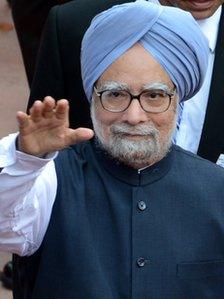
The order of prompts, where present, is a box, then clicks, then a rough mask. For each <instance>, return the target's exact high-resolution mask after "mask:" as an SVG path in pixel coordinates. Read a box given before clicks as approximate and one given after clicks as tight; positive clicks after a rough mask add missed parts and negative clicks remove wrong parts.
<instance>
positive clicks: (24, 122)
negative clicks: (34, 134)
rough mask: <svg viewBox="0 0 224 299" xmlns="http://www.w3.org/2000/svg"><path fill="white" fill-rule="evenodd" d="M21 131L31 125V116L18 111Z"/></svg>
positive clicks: (17, 116) (17, 115)
mask: <svg viewBox="0 0 224 299" xmlns="http://www.w3.org/2000/svg"><path fill="white" fill-rule="evenodd" d="M16 118H17V121H18V126H19V129H24V128H25V127H27V126H28V125H29V115H27V114H26V113H24V112H22V111H18V112H17V114H16Z"/></svg>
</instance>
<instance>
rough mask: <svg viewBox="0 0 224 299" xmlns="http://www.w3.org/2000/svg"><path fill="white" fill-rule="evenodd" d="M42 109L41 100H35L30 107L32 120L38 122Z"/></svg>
mask: <svg viewBox="0 0 224 299" xmlns="http://www.w3.org/2000/svg"><path fill="white" fill-rule="evenodd" d="M42 111H43V102H41V101H35V102H34V104H33V106H32V109H31V113H30V118H31V119H32V120H33V121H34V122H39V121H40V120H41V119H42V118H43V117H42Z"/></svg>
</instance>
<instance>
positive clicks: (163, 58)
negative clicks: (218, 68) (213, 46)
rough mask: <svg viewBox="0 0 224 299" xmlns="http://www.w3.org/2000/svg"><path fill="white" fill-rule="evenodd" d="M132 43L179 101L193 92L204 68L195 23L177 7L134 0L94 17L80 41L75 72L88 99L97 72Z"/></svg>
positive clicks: (201, 37)
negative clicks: (161, 71) (157, 69)
mask: <svg viewBox="0 0 224 299" xmlns="http://www.w3.org/2000/svg"><path fill="white" fill-rule="evenodd" d="M136 43H139V44H141V45H142V46H143V47H144V48H145V50H147V51H148V52H149V53H150V54H151V55H152V56H153V57H154V59H155V60H156V61H157V62H158V63H160V65H161V66H162V67H163V69H164V70H165V71H166V72H167V74H168V75H169V77H170V79H171V80H172V82H173V83H174V84H175V86H176V88H177V92H178V95H179V100H180V101H184V100H187V99H189V98H191V97H193V96H194V95H195V94H196V93H197V92H198V90H199V89H200V87H201V85H202V83H203V80H204V77H205V73H206V69H207V62H208V53H209V47H208V42H207V40H206V38H205V37H204V35H203V33H202V32H201V29H200V27H199V25H198V24H197V22H196V21H195V20H194V18H193V17H192V16H191V14H190V13H188V12H186V11H183V10H181V9H179V8H175V7H168V6H161V5H157V4H154V3H150V2H146V1H137V2H134V3H125V4H122V5H116V6H113V7H112V8H110V9H108V10H106V11H104V12H102V13H100V14H99V15H97V16H96V17H95V18H94V19H93V20H92V23H91V25H90V27H89V28H88V29H87V31H86V33H85V35H84V37H83V41H82V47H81V70H82V80H83V86H84V90H85V93H86V96H87V99H88V100H89V101H91V98H92V92H93V86H94V84H95V82H96V81H97V80H98V78H99V77H100V76H101V75H102V73H103V72H104V71H105V70H106V69H107V68H108V67H109V66H110V65H111V64H112V63H113V62H114V61H115V60H116V59H118V58H119V57H120V56H121V55H122V54H124V53H125V52H126V51H127V50H128V49H130V48H131V47H132V46H133V45H134V44H136Z"/></svg>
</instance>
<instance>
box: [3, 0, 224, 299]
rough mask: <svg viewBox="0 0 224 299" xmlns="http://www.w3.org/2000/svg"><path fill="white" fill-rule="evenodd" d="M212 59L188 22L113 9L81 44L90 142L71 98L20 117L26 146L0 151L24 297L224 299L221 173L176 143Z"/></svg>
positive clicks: (152, 8) (7, 234) (7, 223)
mask: <svg viewBox="0 0 224 299" xmlns="http://www.w3.org/2000/svg"><path fill="white" fill-rule="evenodd" d="M174 16H175V17H174ZM131 20H132V22H131ZM180 25H185V26H180ZM118 32H119V34H117V33H118ZM192 32H194V35H192V34H191V33H192ZM176 45H178V47H177V46H176ZM207 57H208V48H207V44H206V42H205V39H204V37H203V35H202V33H201V32H200V29H199V28H198V26H197V24H196V23H195V22H194V20H193V18H192V17H191V16H190V14H187V13H185V12H183V11H180V10H178V9H176V8H169V7H162V6H158V5H153V4H150V3H147V2H139V3H129V4H125V5H120V6H116V7H114V8H112V9H110V10H108V11H106V12H104V13H102V14H100V15H99V16H97V17H96V18H95V19H94V20H93V22H92V24H91V26H90V28H89V29H88V30H87V32H86V34H85V37H84V40H83V44H82V55H81V66H82V76H83V86H84V89H85V93H86V96H87V98H88V100H89V101H90V102H91V115H92V120H93V126H94V133H95V138H93V139H92V140H90V141H86V142H85V141H84V140H87V139H90V138H92V136H93V132H92V131H91V130H90V129H85V128H79V129H76V130H72V129H69V128H68V102H67V101H66V100H60V101H58V102H57V104H55V101H54V99H52V98H51V97H47V98H45V100H44V101H43V102H41V101H37V102H35V103H34V105H33V107H32V109H31V111H30V115H27V114H25V113H23V112H18V114H17V118H18V122H19V127H20V134H19V135H18V139H17V147H18V150H19V151H16V150H15V139H16V136H15V135H12V136H9V137H8V138H6V139H5V140H3V141H2V143H1V150H2V157H4V156H5V157H4V158H3V162H2V163H1V167H2V168H3V170H2V172H1V174H0V188H1V189H0V199H1V200H0V205H1V208H0V210H1V211H2V212H1V219H0V221H1V224H2V227H3V228H4V230H3V231H2V232H1V234H0V240H1V242H0V244H1V245H0V246H1V249H2V250H11V251H12V252H16V253H18V254H20V255H28V256H27V257H24V258H23V259H24V260H23V262H24V263H25V265H26V267H25V268H26V276H24V277H20V279H22V280H23V281H22V282H23V285H24V288H23V292H24V293H23V296H21V298H43V299H45V298H56V299H57V298H68V299H69V298H97V299H101V298H152V299H154V298H161V299H163V298H164V299H165V298H175V299H176V298H180V299H182V298H188V299H190V298H195V297H196V298H206V297H208V296H209V297H210V298H220V299H221V298H223V295H224V283H223V282H224V281H223V280H224V276H223V271H224V261H223V260H224V258H223V252H224V242H223V234H224V221H223V212H224V205H223V196H224V192H223V179H224V173H223V169H222V168H220V167H219V166H216V165H214V164H212V163H210V162H209V161H206V160H203V159H201V158H199V157H197V156H195V155H193V154H190V153H188V152H186V151H184V150H182V149H181V148H178V147H176V146H171V139H172V133H173V130H174V128H175V124H176V117H177V106H178V101H184V100H186V99H188V98H190V97H192V96H193V95H194V94H195V93H196V92H197V91H198V89H199V88H200V86H201V84H202V81H203V78H204V75H205V72H206V61H207ZM78 141H83V142H82V143H81V144H76V145H72V146H71V147H70V148H66V149H64V150H62V151H60V153H59V155H58V157H55V151H56V150H59V149H63V148H65V147H66V146H68V145H70V144H73V143H77V142H78ZM35 156H36V157H35ZM52 158H55V163H54V162H53V161H52ZM55 170H56V172H55ZM15 193H16V197H15ZM29 255H30V256H29ZM24 294H25V295H24Z"/></svg>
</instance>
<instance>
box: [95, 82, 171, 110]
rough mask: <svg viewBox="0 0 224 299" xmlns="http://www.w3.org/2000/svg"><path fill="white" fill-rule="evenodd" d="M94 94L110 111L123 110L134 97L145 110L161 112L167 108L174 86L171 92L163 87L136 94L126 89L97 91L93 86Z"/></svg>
mask: <svg viewBox="0 0 224 299" xmlns="http://www.w3.org/2000/svg"><path fill="white" fill-rule="evenodd" d="M94 91H95V93H96V95H97V96H98V97H99V98H100V102H101V105H102V107H103V108H104V109H105V110H107V111H110V112H115V113H116V112H124V111H125V110H127V109H128V107H129V106H130V105H131V102H132V101H133V100H134V99H136V100H138V101H139V104H140V106H141V108H142V109H143V110H144V111H145V112H150V113H162V112H165V111H167V110H168V109H169V107H170V104H171V100H172V97H173V96H174V94H175V88H174V89H173V91H171V92H167V91H165V90H163V89H147V90H143V91H142V92H141V93H140V94H138V95H133V94H131V93H130V92H129V91H127V90H119V89H111V90H102V91H98V90H97V89H96V87H95V86H94Z"/></svg>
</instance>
